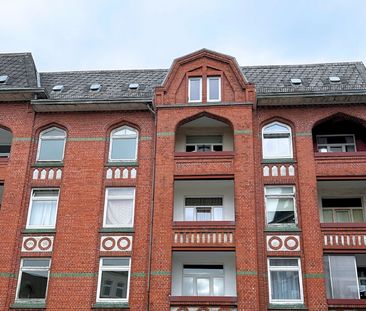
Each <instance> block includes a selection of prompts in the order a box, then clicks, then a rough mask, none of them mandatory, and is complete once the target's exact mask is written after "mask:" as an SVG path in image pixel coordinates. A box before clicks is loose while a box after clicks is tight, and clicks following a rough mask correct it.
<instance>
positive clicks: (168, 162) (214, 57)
mask: <svg viewBox="0 0 366 311" xmlns="http://www.w3.org/2000/svg"><path fill="white" fill-rule="evenodd" d="M196 76H199V77H202V81H203V82H202V102H201V103H196V104H192V103H188V97H187V96H188V95H187V94H188V79H189V77H196ZM209 76H219V77H221V101H220V102H219V103H210V102H208V101H207V88H206V85H207V84H206V82H205V81H206V80H205V79H207V77H209ZM324 96H326V95H324ZM153 104H154V107H153V108H154V112H151V111H149V110H140V111H137V110H131V111H127V110H120V111H94V112H93V111H90V112H77V111H75V112H72V111H71V112H70V111H69V112H53V113H46V112H36V111H34V109H32V105H31V104H30V101H24V102H9V101H8V102H2V103H1V107H2V109H1V113H0V125H1V127H3V128H6V129H9V130H10V131H11V132H12V135H13V141H12V146H11V154H10V156H9V158H8V159H7V158H4V159H0V160H1V162H0V180H1V181H3V183H4V189H5V190H4V196H3V198H2V202H1V208H0V232H1V236H2V238H1V240H0V249H1V256H0V310H8V309H11V308H14V309H15V308H16V309H23V310H25V309H28V308H29V309H31V308H35V307H37V308H38V309H46V310H91V309H94V310H96V309H104V308H109V309H110V310H112V309H113V310H117V309H118V310H121V309H128V310H151V311H160V310H174V311H175V310H189V311H191V310H195V311H196V310H210V311H211V310H214V311H217V310H280V309H284V308H287V309H291V310H297V309H305V310H313V311H321V310H350V309H359V310H365V309H366V304H365V303H363V300H352V299H350V300H342V301H341V300H339V299H338V300H327V294H326V282H325V276H324V275H325V271H324V267H323V256H324V254H338V253H346V254H347V253H350V254H354V253H357V254H361V253H365V248H364V247H361V246H360V247H356V248H352V249H351V248H347V247H344V248H339V247H338V248H337V247H335V248H333V249H332V248H328V249H325V247H324V235H326V234H327V232H333V233H334V234H342V233H344V234H346V235H352V234H356V233H357V234H366V229H365V227H364V224H363V225H359V226H358V227H357V228H354V229H353V228H352V226H348V227H347V225H346V226H340V227H339V226H336V225H335V226H332V225H329V226H328V227H327V226H324V225H321V219H320V215H319V208H318V194H317V187H318V186H317V182H318V181H319V180H363V179H365V180H366V156H365V154H364V152H363V151H360V152H357V153H356V152H353V153H349V154H347V153H343V154H338V153H334V154H331V153H329V154H322V153H317V152H314V139H313V135H312V131H313V128H314V126H315V125H316V124H318V123H319V122H321V121H322V120H326V119H327V118H329V117H332V116H334V115H337V114H342V115H344V116H348V117H354V118H355V119H357V120H359V121H360V123H361V124H362V126H365V123H366V109H365V106H364V103H357V104H354V105H352V106H351V105H348V104H347V103H344V104H340V105H315V104H314V105H311V106H309V105H306V106H303V105H294V106H286V105H281V106H265V107H264V106H261V105H259V102H258V101H257V98H256V89H255V85H253V84H251V83H249V82H248V81H246V79H245V78H244V76H243V75H242V73H241V71H240V68H239V66H238V64H237V63H236V61H235V59H233V58H232V57H229V56H225V55H222V54H218V53H214V52H208V51H205V50H203V51H200V52H197V53H193V54H190V55H188V56H186V57H183V58H180V59H177V60H176V61H174V63H173V65H172V67H171V69H170V71H169V73H168V75H167V77H166V79H165V81H164V83H163V84H162V86H159V87H157V88H156V91H155V94H154V102H153ZM201 117H207V118H210V119H213V120H218V121H221V122H224V123H226V124H227V125H228V126H229V128H230V130H231V132H232V135H233V150H232V151H228V152H225V151H224V152H221V153H220V152H217V153H214V152H209V153H206V154H204V153H202V154H194V153H188V152H186V153H184V152H177V151H176V133H177V130H178V129H179V128H180V127H181V126H182V125H184V124H186V123H187V122H190V121H194V120H198V119H199V118H201ZM273 121H278V122H281V123H283V124H286V125H288V126H289V127H290V128H291V131H292V136H291V139H292V146H293V159H292V160H290V161H283V162H281V161H279V160H278V161H264V160H262V138H261V137H262V136H261V133H262V128H263V126H264V125H266V124H268V123H271V122H273ZM122 125H128V126H130V127H132V128H135V129H136V130H137V131H138V135H139V142H138V152H137V154H138V156H137V161H136V162H135V163H109V162H108V152H109V144H110V139H109V137H110V134H111V131H112V130H114V129H116V128H118V127H120V126H122ZM51 126H56V127H58V128H61V129H63V130H65V131H66V134H67V139H66V145H65V156H64V159H63V162H62V163H56V164H55V163H43V164H42V163H39V162H37V160H36V157H37V148H38V143H39V134H40V132H41V131H42V130H44V129H47V128H49V127H51ZM345 134H347V133H345ZM290 166H291V167H292V168H293V169H294V174H291V173H289V172H290V170H291V169H292V168H290ZM275 167H277V168H278V170H277V172H278V173H273V172H274V171H275V170H276V168H275ZM265 169H268V170H269V171H270V174H267V175H266V174H264V173H263V172H264V170H265ZM35 170H37V171H38V173H37V174H40V175H35V174H36V173H35ZM50 170H52V172H53V173H52V174H56V173H57V171H58V170H60V171H61V172H62V175H60V178H49V171H50ZM116 170H118V172H120V173H121V174H124V173H126V174H127V175H126V178H114V176H116V175H114V174H119V173H116ZM132 170H134V171H135V172H136V171H137V173H136V178H133V177H132V176H133V174H134V173H131V172H132ZM272 170H274V171H272ZM281 170H286V174H282V173H281V172H282V171H281ZM42 171H44V173H42ZM42 174H45V175H44V176H43V177H41V176H42ZM60 174H61V173H60ZM108 174H112V175H108ZM35 176H38V177H37V178H35ZM108 176H109V177H108ZM110 176H113V177H110ZM182 180H188V181H190V180H191V181H193V180H197V181H198V180H200V181H203V182H204V181H211V180H223V181H225V180H226V181H227V180H229V181H233V182H234V206H235V220H234V221H231V222H230V221H223V222H217V223H216V224H215V223H211V224H210V223H208V222H202V223H192V222H190V223H189V222H188V223H186V224H184V222H176V221H175V219H174V208H173V206H174V204H175V203H174V184H175V182H177V181H182ZM268 185H293V186H295V188H296V210H297V220H298V226H297V229H296V230H288V231H286V228H285V229H282V230H278V229H276V228H266V223H265V203H264V199H263V198H264V186H268ZM107 187H135V189H136V194H135V212H134V224H133V228H132V229H131V230H125V231H124V230H109V231H108V230H106V229H105V228H103V211H104V208H105V207H104V203H105V189H106V188H107ZM35 188H36V189H38V188H58V189H59V191H60V192H59V193H60V194H59V203H58V211H57V221H56V227H55V229H54V230H47V229H44V230H31V229H26V223H27V215H28V208H29V203H30V195H31V191H32V189H35ZM220 230H221V231H222V232H224V233H225V234H226V235H225V239H226V236H229V234H232V236H233V240H232V242H231V243H227V244H225V245H224V243H219V242H217V243H214V244H211V245H203V243H202V241H201V244H200V242H199V241H198V242H197V241H196V242H195V243H193V242H192V243H188V244H187V243H186V244H185V245H178V244H179V243H177V241H176V240H174V236H175V234H177V233H178V232H179V234H180V233H181V232H188V233H189V234H191V235H192V236H193V235H198V234H202V232H203V233H211V234H212V233H215V232H216V233H217V232H221V231H220ZM332 230H333V231H332ZM43 236H47V237H53V249H52V251H42V252H41V251H39V252H37V251H36V252H27V251H24V249H23V250H22V247H23V246H24V245H23V242H24V240H25V239H26V238H31V237H33V238H37V237H43ZM120 236H125V237H127V239H129V237H132V238H133V240H132V239H131V240H129V241H130V242H131V241H132V248H131V249H130V250H127V251H123V252H122V251H112V250H111V251H108V250H106V249H104V250H103V249H102V248H101V241H102V240H101V239H102V238H106V237H111V238H112V240H113V237H118V238H120ZM187 236H188V235H187ZM267 236H270V237H272V239H277V240H278V239H280V240H281V238H278V236H284V239H287V240H286V241H289V240H291V239H292V240H293V239H294V238H291V237H293V236H296V237H295V240H296V241H298V242H299V247H298V248H297V247H296V245H295V246H294V247H293V249H294V250H293V251H288V250H282V249H281V250H271V251H269V250H268V247H267V244H268V243H267ZM297 239H298V240H297ZM113 241H114V240H113ZM284 241H285V240H284ZM286 241H285V242H283V243H285V244H286V243H288V242H286ZM298 242H296V243H298ZM113 243H115V242H113ZM281 243H282V242H281ZM288 245H290V244H288ZM291 245H292V244H291ZM290 248H291V247H290V246H289V249H290ZM188 251H189V252H193V253H194V252H206V253H207V256H208V257H209V256H210V252H211V253H212V252H222V253H230V252H234V254H235V274H236V295H234V296H231V295H225V296H220V297H204V296H203V297H190V296H183V295H182V296H174V295H172V286H173V285H172V284H173V283H172V274H173V253H176V254H179V253H180V252H188ZM31 257H36V258H43V257H44V258H51V260H52V261H51V268H50V277H49V283H48V291H47V298H46V300H45V303H44V304H39V305H37V306H34V305H33V306H32V304H31V303H26V304H24V305H21V303H17V302H16V299H15V297H16V289H17V284H18V275H19V269H20V268H19V267H20V262H21V259H22V258H31ZM104 257H129V258H131V270H130V283H129V285H130V287H129V299H128V304H126V305H125V306H122V305H115V306H113V304H112V305H111V304H105V305H103V304H96V300H97V287H98V272H99V261H100V258H104ZM269 257H270V258H275V257H279V258H282V257H291V258H300V262H301V274H302V275H301V276H300V277H301V279H302V284H303V286H302V287H303V288H302V292H303V303H301V304H298V303H295V304H289V305H287V306H286V304H277V305H276V304H275V303H270V297H269V290H268V282H269V278H268V267H267V258H269ZM234 282H235V280H234Z"/></svg>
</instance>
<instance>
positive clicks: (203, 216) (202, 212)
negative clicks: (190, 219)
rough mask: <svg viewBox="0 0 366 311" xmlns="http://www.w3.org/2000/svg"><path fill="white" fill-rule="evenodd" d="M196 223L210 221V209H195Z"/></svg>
mask: <svg viewBox="0 0 366 311" xmlns="http://www.w3.org/2000/svg"><path fill="white" fill-rule="evenodd" d="M196 217H197V221H210V220H211V208H207V207H197V214H196Z"/></svg>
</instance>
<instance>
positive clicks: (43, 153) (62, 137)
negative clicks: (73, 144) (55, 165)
mask: <svg viewBox="0 0 366 311" xmlns="http://www.w3.org/2000/svg"><path fill="white" fill-rule="evenodd" d="M65 141H66V132H65V131H63V130H61V129H59V128H57V127H52V128H50V129H47V130H45V131H43V132H41V134H40V135H39V144H38V153H37V161H62V160H63V159H64V149H65Z"/></svg>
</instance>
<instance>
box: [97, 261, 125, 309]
mask: <svg viewBox="0 0 366 311" xmlns="http://www.w3.org/2000/svg"><path fill="white" fill-rule="evenodd" d="M129 284H130V258H127V257H126V258H118V257H114V258H101V259H100V266H99V276H98V292H97V301H100V302H102V301H115V302H127V301H128V293H129Z"/></svg>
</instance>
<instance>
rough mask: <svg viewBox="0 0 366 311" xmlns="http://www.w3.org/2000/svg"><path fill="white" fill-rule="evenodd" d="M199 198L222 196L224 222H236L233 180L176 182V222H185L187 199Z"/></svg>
mask: <svg viewBox="0 0 366 311" xmlns="http://www.w3.org/2000/svg"><path fill="white" fill-rule="evenodd" d="M199 196H202V197H209V196H216V197H218V196H222V197H223V204H224V206H223V217H224V219H223V220H225V221H234V220H235V210H234V181H233V180H178V181H175V182H174V217H173V219H174V221H184V199H185V197H199Z"/></svg>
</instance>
